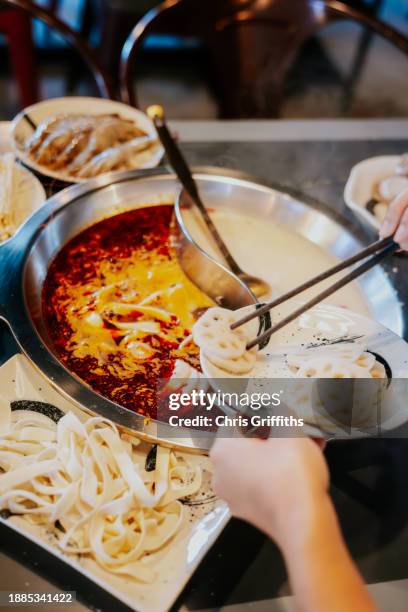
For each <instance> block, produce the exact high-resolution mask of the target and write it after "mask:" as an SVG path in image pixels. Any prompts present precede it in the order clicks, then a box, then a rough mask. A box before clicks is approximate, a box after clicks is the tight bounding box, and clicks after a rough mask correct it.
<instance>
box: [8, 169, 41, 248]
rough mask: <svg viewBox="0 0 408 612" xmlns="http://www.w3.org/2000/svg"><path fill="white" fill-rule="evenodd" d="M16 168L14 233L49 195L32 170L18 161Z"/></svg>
mask: <svg viewBox="0 0 408 612" xmlns="http://www.w3.org/2000/svg"><path fill="white" fill-rule="evenodd" d="M14 169H15V173H16V189H15V196H14V199H13V208H14V214H15V215H16V221H17V224H16V228H15V231H14V233H16V232H17V231H18V228H19V227H20V226H21V225H22V224H23V223H24V221H26V219H27V218H28V217H29V216H30V215H32V214H33V213H34V212H35V211H36V210H37V208H39V207H40V206H41V205H42V204H44V202H45V200H46V199H47V196H46V194H45V191H44V188H43V186H42V185H41V183H40V181H39V180H38V179H37V178H36V177H35V176H34V174H33V173H32V172H30V171H29V170H27V168H23V167H22V166H20V164H17V163H14ZM0 234H1V229H0ZM0 242H1V241H0ZM4 242H6V241H5V240H4V241H3V242H1V244H3V243H4Z"/></svg>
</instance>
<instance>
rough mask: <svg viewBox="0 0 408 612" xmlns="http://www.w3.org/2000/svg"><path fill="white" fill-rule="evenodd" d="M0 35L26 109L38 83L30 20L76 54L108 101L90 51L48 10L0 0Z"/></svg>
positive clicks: (20, 0)
mask: <svg viewBox="0 0 408 612" xmlns="http://www.w3.org/2000/svg"><path fill="white" fill-rule="evenodd" d="M0 6H1V7H2V8H3V7H5V8H4V10H1V11H0V32H2V33H5V35H6V40H7V43H8V44H9V46H10V51H11V63H12V66H13V68H14V70H15V77H16V80H17V83H18V86H19V90H20V97H21V103H22V105H23V106H27V105H29V104H31V103H33V102H35V101H36V100H38V80H37V71H36V65H35V60H34V44H33V40H32V34H31V27H30V26H31V24H30V19H31V18H33V19H39V20H40V21H42V22H43V23H45V24H46V25H47V26H48V27H49V28H51V29H52V30H54V31H56V32H57V33H58V34H60V35H61V36H62V37H63V38H64V39H65V40H66V41H67V42H68V43H69V44H70V45H71V46H73V47H74V48H75V49H77V51H78V52H79V54H80V56H81V57H82V59H83V60H84V62H85V63H86V64H87V65H88V67H89V69H90V72H91V74H92V76H93V78H94V80H95V84H96V86H97V89H98V91H99V93H100V95H101V96H102V97H106V98H112V97H113V90H112V87H111V83H110V79H109V78H108V75H107V74H106V73H105V71H104V69H103V68H102V66H101V64H100V61H99V59H98V57H97V55H96V54H95V52H94V50H93V49H92V48H91V47H90V46H89V45H88V44H87V42H85V41H84V40H83V39H82V38H81V36H80V35H79V34H78V33H77V32H75V31H74V30H73V29H72V28H70V27H69V26H68V25H67V24H66V23H64V22H63V21H62V20H61V19H59V18H58V17H57V16H56V15H55V14H54V12H53V11H52V10H49V9H47V8H44V7H42V6H39V5H37V4H34V3H33V2H30V1H28V0H1V3H0Z"/></svg>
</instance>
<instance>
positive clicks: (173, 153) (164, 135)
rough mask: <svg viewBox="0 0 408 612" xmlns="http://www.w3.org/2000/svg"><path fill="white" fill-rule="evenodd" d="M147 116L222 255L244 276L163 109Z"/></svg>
mask: <svg viewBox="0 0 408 612" xmlns="http://www.w3.org/2000/svg"><path fill="white" fill-rule="evenodd" d="M147 114H148V115H149V117H150V119H151V120H152V121H153V123H154V126H155V128H156V131H157V134H158V136H159V138H160V141H161V143H162V145H163V147H164V149H165V151H166V155H167V157H168V159H169V162H170V164H171V166H172V168H173V170H174V171H175V173H176V174H177V177H178V179H179V181H180V183H181V184H182V185H183V187H184V188H185V190H186V191H187V193H188V195H189V196H190V198H191V199H192V200H193V202H194V203H195V205H196V206H197V208H198V210H199V211H200V213H201V216H202V217H203V219H204V221H205V223H206V225H207V227H208V229H209V230H210V232H211V235H212V237H213V238H214V241H215V243H216V244H217V247H218V248H219V250H220V251H221V254H222V256H223V257H224V259H225V261H226V262H227V264H228V266H229V268H230V269H231V270H232V272H234V273H235V274H237V275H239V274H242V270H241V268H240V267H239V265H238V264H237V262H236V261H235V259H234V258H233V256H232V255H231V253H230V251H229V249H228V247H227V245H226V244H225V242H224V240H223V239H222V238H221V236H220V234H219V233H218V230H217V228H216V227H215V225H214V223H213V221H212V219H211V217H210V215H209V214H208V211H207V209H206V207H205V205H204V203H203V202H202V200H201V197H200V194H199V191H198V188H197V184H196V182H195V180H194V178H193V175H192V174H191V171H190V168H189V167H188V164H187V162H186V160H185V159H184V157H183V154H182V153H181V151H180V149H179V147H178V145H177V143H176V142H175V140H174V138H173V137H172V135H171V134H170V131H169V129H168V127H167V124H166V121H165V118H164V111H163V109H162V107H161V106H158V105H153V106H149V108H148V109H147Z"/></svg>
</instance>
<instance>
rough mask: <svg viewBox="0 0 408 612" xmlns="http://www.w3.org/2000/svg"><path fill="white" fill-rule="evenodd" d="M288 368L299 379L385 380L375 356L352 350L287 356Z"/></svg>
mask: <svg viewBox="0 0 408 612" xmlns="http://www.w3.org/2000/svg"><path fill="white" fill-rule="evenodd" d="M287 363H288V366H289V368H290V369H291V370H292V372H294V373H295V374H296V376H297V377H299V378H385V376H386V373H385V368H384V367H383V366H382V365H381V364H380V363H379V362H378V361H377V360H376V358H375V356H374V355H372V354H371V353H368V352H366V351H363V352H362V351H361V350H359V351H358V352H356V350H355V349H354V350H353V349H349V350H341V351H338V352H337V351H330V349H328V350H327V353H326V354H324V352H323V349H320V350H319V351H318V354H317V355H315V356H313V352H311V353H310V354H307V355H305V354H303V355H291V356H288V359H287Z"/></svg>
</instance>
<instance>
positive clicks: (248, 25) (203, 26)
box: [120, 0, 408, 118]
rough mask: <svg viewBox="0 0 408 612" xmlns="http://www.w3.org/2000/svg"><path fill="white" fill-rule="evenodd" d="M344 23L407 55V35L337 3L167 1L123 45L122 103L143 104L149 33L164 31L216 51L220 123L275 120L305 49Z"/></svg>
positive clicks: (314, 0) (313, 0)
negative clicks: (139, 81)
mask: <svg viewBox="0 0 408 612" xmlns="http://www.w3.org/2000/svg"><path fill="white" fill-rule="evenodd" d="M339 19H347V20H351V21H354V22H357V23H359V24H361V25H362V26H364V27H365V28H367V29H368V30H369V31H371V32H374V33H376V34H378V35H380V36H381V37H383V38H385V39H386V40H388V41H389V42H390V43H391V44H392V45H394V46H395V47H397V48H398V49H400V50H401V51H402V52H404V53H405V54H407V55H408V39H407V38H406V37H405V36H403V35H402V34H401V33H399V32H398V31H396V30H395V29H394V28H392V27H390V26H389V25H387V24H385V23H383V22H381V21H380V20H378V19H377V18H376V17H375V15H374V14H373V13H370V12H368V11H367V12H366V11H363V10H360V9H358V8H355V7H354V6H351V5H348V4H345V3H343V2H338V1H337V0H290V1H288V0H262V1H261V0H250V1H248V0H205V1H199V2H197V1H196V0H166V1H165V2H163V3H162V4H160V5H159V6H157V7H155V8H153V9H152V10H150V11H149V12H148V13H147V14H146V15H145V16H144V17H143V18H142V19H141V20H140V21H139V22H138V23H137V24H136V26H135V27H134V28H133V30H132V32H131V33H130V35H129V37H128V38H127V40H126V42H125V45H124V47H123V50H122V56H121V71H120V72H121V95H122V99H123V100H124V101H126V102H127V103H129V104H131V105H132V106H137V105H138V97H137V93H136V91H135V77H136V76H137V69H138V68H139V67H140V65H141V63H142V60H141V59H140V56H141V49H142V45H143V42H144V40H145V39H146V36H147V35H148V34H150V33H153V32H155V33H156V32H165V33H171V34H178V35H181V36H195V37H198V38H200V39H201V40H202V41H203V43H204V44H205V46H206V47H207V48H208V49H209V50H210V52H211V53H212V56H213V66H214V69H215V71H216V75H215V76H216V83H217V89H218V91H217V97H218V98H219V103H220V110H221V113H220V114H221V116H223V117H230V118H232V117H271V116H276V115H277V113H278V110H279V105H280V103H281V100H282V95H283V91H284V85H285V79H286V77H287V76H288V73H289V70H290V68H291V67H292V65H293V63H294V61H295V59H296V57H297V55H298V53H299V50H300V48H301V47H302V45H303V44H304V42H305V41H306V40H307V39H308V38H310V37H311V36H313V35H314V34H315V33H317V32H318V31H319V30H320V29H321V28H322V27H323V26H325V25H327V24H328V23H330V22H332V21H334V20H339ZM158 102H159V101H158Z"/></svg>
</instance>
